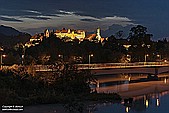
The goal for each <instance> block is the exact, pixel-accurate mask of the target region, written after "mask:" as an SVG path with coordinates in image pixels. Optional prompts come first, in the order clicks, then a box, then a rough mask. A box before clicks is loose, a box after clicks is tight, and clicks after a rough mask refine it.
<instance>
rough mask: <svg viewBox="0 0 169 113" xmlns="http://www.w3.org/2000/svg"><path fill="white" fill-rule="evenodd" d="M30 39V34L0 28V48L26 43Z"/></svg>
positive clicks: (8, 28) (3, 27) (9, 28)
mask: <svg viewBox="0 0 169 113" xmlns="http://www.w3.org/2000/svg"><path fill="white" fill-rule="evenodd" d="M30 37H31V35H30V34H28V33H23V32H20V31H18V30H16V29H15V28H12V27H8V26H4V25H1V26H0V46H6V47H12V46H14V45H15V44H17V43H25V42H27V41H28V40H29V39H30Z"/></svg>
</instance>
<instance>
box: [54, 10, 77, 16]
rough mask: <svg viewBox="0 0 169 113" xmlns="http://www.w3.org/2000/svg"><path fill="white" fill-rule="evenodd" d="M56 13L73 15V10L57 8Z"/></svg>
mask: <svg viewBox="0 0 169 113" xmlns="http://www.w3.org/2000/svg"><path fill="white" fill-rule="evenodd" d="M57 13H58V14H68V15H73V14H75V12H71V11H64V10H58V11H57Z"/></svg>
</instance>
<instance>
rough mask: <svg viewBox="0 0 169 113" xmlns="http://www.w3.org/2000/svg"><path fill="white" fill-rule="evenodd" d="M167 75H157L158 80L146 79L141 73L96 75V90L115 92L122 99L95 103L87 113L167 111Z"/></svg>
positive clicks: (152, 112)
mask: <svg viewBox="0 0 169 113" xmlns="http://www.w3.org/2000/svg"><path fill="white" fill-rule="evenodd" d="M133 76H134V77H133ZM168 77H169V74H161V75H159V78H158V80H150V79H147V75H143V74H139V75H138V74H137V75H132V76H131V75H127V76H126V75H124V76H122V75H119V76H118V77H117V76H116V77H113V76H107V77H105V76H102V77H97V79H98V81H99V85H98V84H97V86H99V87H97V88H96V90H97V91H98V92H105V93H112V92H117V93H119V94H121V96H122V98H123V101H122V102H121V103H102V104H97V105H96V106H95V109H94V110H93V111H92V110H91V111H90V112H89V113H126V112H129V113H140V112H142V113H169V79H168Z"/></svg>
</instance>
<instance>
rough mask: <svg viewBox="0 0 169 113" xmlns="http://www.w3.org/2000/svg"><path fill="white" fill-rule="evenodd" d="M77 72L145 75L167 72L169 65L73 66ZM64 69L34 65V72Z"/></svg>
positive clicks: (112, 64) (144, 63) (148, 63)
mask: <svg viewBox="0 0 169 113" xmlns="http://www.w3.org/2000/svg"><path fill="white" fill-rule="evenodd" d="M74 66H76V67H77V69H78V70H90V71H91V72H92V74H94V75H106V74H120V73H146V74H155V75H158V74H159V73H163V72H168V71H169V63H165V62H135V63H97V64H74ZM58 68H64V67H63V65H61V66H54V65H35V66H34V69H35V71H36V72H39V71H48V72H49V71H56V70H58Z"/></svg>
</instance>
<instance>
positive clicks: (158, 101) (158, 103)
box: [156, 98, 160, 107]
mask: <svg viewBox="0 0 169 113" xmlns="http://www.w3.org/2000/svg"><path fill="white" fill-rule="evenodd" d="M156 105H157V107H158V106H160V100H159V99H158V98H157V100H156Z"/></svg>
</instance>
